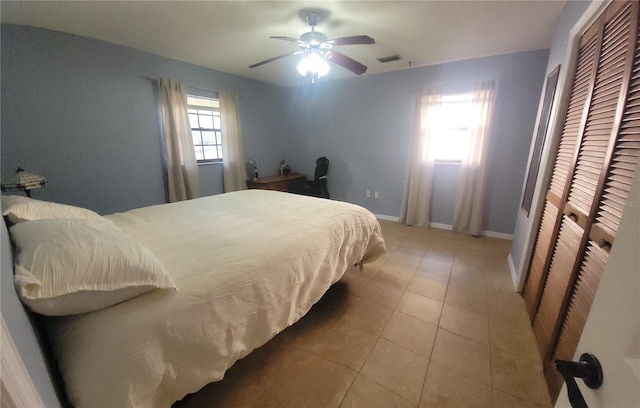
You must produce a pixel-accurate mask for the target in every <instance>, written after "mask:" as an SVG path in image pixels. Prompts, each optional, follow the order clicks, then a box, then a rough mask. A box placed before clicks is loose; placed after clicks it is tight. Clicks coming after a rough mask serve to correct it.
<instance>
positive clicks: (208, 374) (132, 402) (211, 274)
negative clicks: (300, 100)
mask: <svg viewBox="0 0 640 408" xmlns="http://www.w3.org/2000/svg"><path fill="white" fill-rule="evenodd" d="M3 207H5V205H4V203H3ZM3 214H5V216H6V213H5V210H4V209H3ZM66 217H67V218H70V219H72V221H69V220H65V221H63V222H64V223H65V224H63V225H65V226H67V225H70V223H72V222H75V218H74V217H78V218H82V217H84V213H83V214H80V215H78V214H71V213H69V214H67V215H66ZM91 217H92V216H91ZM91 217H88V218H91ZM101 218H102V219H101V220H99V221H98V220H95V221H94V220H91V221H90V222H91V223H94V224H98V223H99V222H102V223H104V228H107V229H113V228H117V229H118V231H121V232H122V233H124V234H125V235H126V236H127V237H130V239H131V240H132V241H134V243H135V244H136V245H137V244H139V245H140V247H142V248H143V249H144V250H146V251H147V252H148V255H150V256H151V257H152V258H155V259H156V260H157V261H158V263H159V265H160V267H161V268H162V269H163V270H164V271H166V274H167V276H168V278H169V279H168V280H167V279H166V277H165V278H163V279H165V280H164V281H162V282H163V283H162V285H159V286H158V288H159V289H156V288H153V289H154V290H149V289H148V288H146V289H145V290H144V293H143V294H138V293H136V294H133V296H132V297H131V296H130V295H131V294H130V293H129V294H128V295H127V296H130V298H129V299H128V300H125V301H120V302H117V303H116V304H113V305H110V306H105V307H103V306H104V305H102V306H101V307H100V308H98V310H94V311H89V312H87V313H79V314H71V315H66V313H70V312H77V311H78V310H71V311H70V309H65V312H64V313H63V314H65V315H63V316H49V317H46V318H45V319H43V320H44V321H45V332H46V335H47V337H48V340H49V342H50V343H51V345H52V349H53V350H54V354H55V358H56V360H57V363H58V366H59V369H60V372H61V374H62V377H63V380H64V383H65V388H66V393H67V396H68V398H69V400H70V402H71V404H72V405H74V406H77V407H86V406H91V407H101V406H104V407H115V406H117V407H125V406H142V407H150V406H154V407H161V406H165V407H168V406H170V405H171V404H172V403H173V402H175V401H178V400H180V399H182V398H183V397H184V396H185V395H187V394H189V393H193V392H196V391H198V390H199V389H200V388H201V387H203V386H204V385H206V384H208V383H210V382H214V381H218V380H221V379H222V378H223V376H224V373H225V371H226V370H227V369H228V368H230V367H231V366H232V365H233V364H234V362H235V361H237V360H239V359H241V358H243V357H244V356H246V355H247V354H249V353H250V352H251V351H252V350H254V349H255V348H257V347H260V346H261V345H263V344H265V343H266V342H267V341H268V340H270V339H271V338H272V337H273V336H275V335H276V334H278V333H279V332H281V331H282V330H284V329H285V328H286V327H288V326H290V325H292V324H294V323H295V322H296V321H297V320H298V319H300V318H301V317H302V316H303V315H304V314H305V313H307V312H308V311H309V309H310V308H311V306H312V305H313V304H314V303H316V302H317V301H318V300H319V299H320V298H321V296H322V295H323V294H324V293H325V291H326V290H327V289H328V288H329V287H330V286H331V285H332V284H333V283H335V282H337V281H338V280H340V278H341V277H342V274H343V273H344V272H345V271H346V270H347V268H349V267H350V266H352V265H354V264H362V263H367V262H372V261H374V260H375V259H377V258H378V257H379V256H380V255H382V254H383V253H384V252H385V245H384V240H383V237H382V232H381V229H380V225H379V223H378V222H377V220H376V219H375V217H374V216H373V214H371V213H370V212H369V211H367V210H365V209H364V208H362V207H359V206H356V205H353V204H348V203H343V202H338V201H330V200H324V199H318V198H313V197H306V196H298V195H293V194H287V193H280V192H275V191H265V190H248V191H240V192H233V193H226V194H221V195H217V196H209V197H204V198H199V199H195V200H189V201H184V202H179V203H172V204H163V205H158V206H152V207H145V208H140V209H135V210H131V211H127V212H123V213H117V214H113V215H109V216H105V217H101ZM10 221H11V222H13V223H16V224H15V225H14V226H13V227H11V228H10V233H11V235H12V240H14V241H15V242H18V245H16V248H17V250H16V251H17V254H16V263H17V264H18V263H19V262H20V259H21V254H20V246H21V245H25V246H26V245H27V243H24V242H22V244H20V242H21V241H25V240H26V239H27V238H25V237H24V236H23V232H22V230H27V229H29V228H31V226H35V225H36V221H34V222H20V221H24V220H15V219H14V220H10ZM47 222H49V221H47V220H43V221H41V223H47ZM20 225H22V227H20ZM74 228H75V227H74ZM99 228H103V225H102V224H99ZM27 236H28V234H27ZM38 236H41V235H38ZM31 241H33V238H31ZM49 241H58V239H57V238H56V239H53V240H49ZM83 242H84V241H83ZM98 246H99V245H98ZM23 252H26V250H25V251H23ZM54 252H55V251H54ZM23 255H24V254H23ZM22 258H24V256H22ZM94 261H95V260H94ZM23 262H26V261H25V260H23ZM18 269H19V268H18V265H17V266H16V271H17V272H16V284H17V287H18V292H19V294H21V292H20V291H21V290H22V291H23V292H24V288H23V287H21V286H20V285H19V283H18V280H19V279H18V275H20V274H19V273H18ZM22 269H24V268H22V267H20V272H22ZM27 280H28V279H27ZM80 292H82V291H80ZM91 293H92V296H91V298H92V299H93V300H90V301H89V303H93V304H95V303H100V300H99V299H98V297H97V296H96V297H94V296H93V292H91ZM78 294H80V295H82V293H76V294H75V295H78ZM84 294H85V295H86V293H84ZM21 295H24V293H22V294H21ZM23 300H27V302H26V303H27V304H29V303H28V299H26V297H25V296H23ZM86 301H87V299H86V296H85V298H75V299H73V301H72V302H71V303H70V305H69V304H67V305H66V307H71V309H73V308H74V307H76V305H77V304H79V303H82V302H86ZM67 303H68V302H67ZM49 306H50V305H49V304H45V305H44V306H42V305H34V306H33V307H35V309H36V310H38V308H40V307H45V313H47V312H46V311H47V310H48V309H46V307H49ZM33 307H32V308H33ZM80 311H82V310H80ZM41 312H42V310H41ZM48 314H55V313H48ZM58 314H60V313H58Z"/></svg>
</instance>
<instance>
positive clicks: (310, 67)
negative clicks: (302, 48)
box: [298, 52, 331, 78]
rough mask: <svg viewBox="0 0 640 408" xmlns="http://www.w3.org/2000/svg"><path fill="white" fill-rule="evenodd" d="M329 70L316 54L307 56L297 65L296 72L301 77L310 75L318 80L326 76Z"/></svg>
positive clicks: (325, 61) (327, 64) (323, 60)
mask: <svg viewBox="0 0 640 408" xmlns="http://www.w3.org/2000/svg"><path fill="white" fill-rule="evenodd" d="M330 69H331V67H330V66H329V63H328V62H327V60H326V59H324V58H323V57H322V56H321V55H320V54H318V53H316V52H312V53H310V54H308V55H307V56H305V57H304V58H302V60H301V61H300V62H299V63H298V72H299V73H300V75H302V76H307V75H308V74H311V75H312V76H313V77H314V78H320V77H323V76H325V75H327V74H328V73H329V70H330Z"/></svg>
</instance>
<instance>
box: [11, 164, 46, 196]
mask: <svg viewBox="0 0 640 408" xmlns="http://www.w3.org/2000/svg"><path fill="white" fill-rule="evenodd" d="M46 185H47V179H45V178H44V177H42V176H41V175H39V174H34V173H29V172H28V171H24V170H23V169H22V168H20V167H18V170H16V173H15V174H14V175H13V176H11V177H9V178H8V179H6V180H3V181H2V184H1V185H0V186H1V187H2V191H24V193H25V194H26V195H27V197H29V198H30V197H31V190H33V189H36V188H40V187H44V186H46Z"/></svg>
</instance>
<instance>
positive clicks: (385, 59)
mask: <svg viewBox="0 0 640 408" xmlns="http://www.w3.org/2000/svg"><path fill="white" fill-rule="evenodd" d="M401 59H402V57H401V56H399V55H391V56H389V57H382V58H378V61H380V62H381V63H383V64H386V63H387V62H394V61H400V60H401Z"/></svg>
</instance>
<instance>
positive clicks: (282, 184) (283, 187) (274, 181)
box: [247, 173, 305, 192]
mask: <svg viewBox="0 0 640 408" xmlns="http://www.w3.org/2000/svg"><path fill="white" fill-rule="evenodd" d="M303 178H305V175H304V174H300V173H289V174H285V175H283V176H281V175H279V174H278V175H277V176H269V177H260V178H259V179H257V180H247V188H257V189H262V190H276V191H284V192H289V191H290V188H289V186H290V183H291V182H292V181H293V180H298V179H303Z"/></svg>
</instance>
